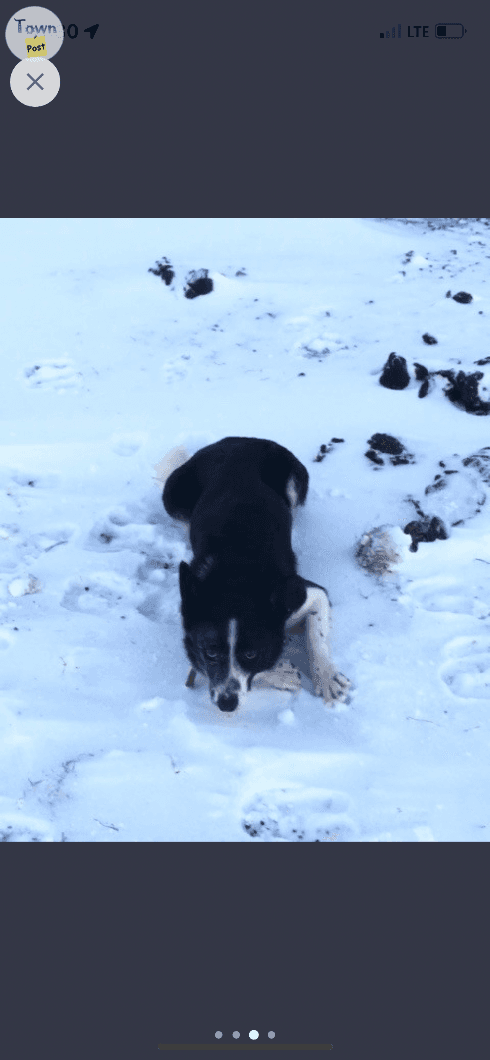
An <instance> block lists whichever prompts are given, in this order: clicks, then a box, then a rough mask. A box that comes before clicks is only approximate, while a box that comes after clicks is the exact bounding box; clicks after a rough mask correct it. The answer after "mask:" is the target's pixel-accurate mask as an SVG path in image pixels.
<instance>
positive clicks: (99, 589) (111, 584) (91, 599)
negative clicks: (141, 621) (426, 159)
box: [61, 571, 140, 615]
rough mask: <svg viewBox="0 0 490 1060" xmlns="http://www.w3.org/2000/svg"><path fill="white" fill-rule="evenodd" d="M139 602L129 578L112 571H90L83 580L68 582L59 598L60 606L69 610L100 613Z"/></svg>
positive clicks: (138, 596)
mask: <svg viewBox="0 0 490 1060" xmlns="http://www.w3.org/2000/svg"><path fill="white" fill-rule="evenodd" d="M139 602H140V595H139V594H138V593H136V592H135V590H134V588H133V586H132V584H131V582H130V580H129V578H124V577H123V576H122V575H120V574H116V573H115V572H114V571H92V573H91V574H88V575H86V577H85V578H84V580H83V581H82V579H81V578H77V579H76V580H73V581H71V582H69V584H68V587H67V589H66V591H65V593H64V596H63V599H62V600H61V606H62V607H66V608H67V609H68V610H69V611H81V612H85V613H86V614H92V615H100V614H103V613H104V612H105V611H108V610H110V609H111V608H113V607H117V605H118V604H121V606H123V605H124V606H126V607H131V606H133V607H134V606H135V605H137V604H138V603H139Z"/></svg>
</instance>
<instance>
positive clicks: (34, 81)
mask: <svg viewBox="0 0 490 1060" xmlns="http://www.w3.org/2000/svg"><path fill="white" fill-rule="evenodd" d="M27 76H28V77H30V78H31V81H32V85H37V87H38V88H40V89H41V92H44V89H43V86H42V85H40V84H38V82H39V81H40V80H41V78H42V77H44V74H39V77H31V74H28V75H27ZM32 85H28V86H27V91H29V89H30V88H32Z"/></svg>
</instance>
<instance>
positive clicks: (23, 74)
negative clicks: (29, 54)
mask: <svg viewBox="0 0 490 1060" xmlns="http://www.w3.org/2000/svg"><path fill="white" fill-rule="evenodd" d="M10 87H11V89H12V92H13V93H14V96H15V98H16V99H18V100H19V103H25V105H26V107H44V106H45V104H46V103H51V100H52V99H54V97H55V96H57V95H58V92H59V90H60V75H59V73H58V71H57V69H56V66H54V64H53V63H50V62H49V60H48V59H45V60H44V62H37V63H33V62H32V61H31V60H30V59H24V60H23V61H22V62H21V63H17V66H14V69H13V70H12V75H11V78H10Z"/></svg>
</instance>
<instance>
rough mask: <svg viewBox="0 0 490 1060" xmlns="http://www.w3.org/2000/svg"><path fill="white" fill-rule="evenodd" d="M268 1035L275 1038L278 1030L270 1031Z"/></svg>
mask: <svg viewBox="0 0 490 1060" xmlns="http://www.w3.org/2000/svg"><path fill="white" fill-rule="evenodd" d="M267 1037H268V1038H275V1037H276V1032H275V1031H269V1033H268V1035H267Z"/></svg>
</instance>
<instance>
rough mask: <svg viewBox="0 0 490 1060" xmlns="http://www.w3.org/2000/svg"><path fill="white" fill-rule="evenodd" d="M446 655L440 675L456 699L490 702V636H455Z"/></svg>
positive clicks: (446, 646) (445, 652)
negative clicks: (486, 700) (457, 697)
mask: <svg viewBox="0 0 490 1060" xmlns="http://www.w3.org/2000/svg"><path fill="white" fill-rule="evenodd" d="M443 654H444V655H445V656H446V657H447V662H445V663H443V664H442V666H440V668H439V675H440V677H441V678H442V680H443V681H444V682H445V683H446V685H447V686H448V688H449V691H450V692H452V693H453V695H454V696H459V697H461V698H462V699H490V637H488V636H487V637H485V636H481V637H454V639H453V640H450V641H448V643H447V644H446V645H445V648H444V652H443Z"/></svg>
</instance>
